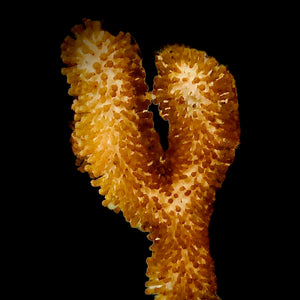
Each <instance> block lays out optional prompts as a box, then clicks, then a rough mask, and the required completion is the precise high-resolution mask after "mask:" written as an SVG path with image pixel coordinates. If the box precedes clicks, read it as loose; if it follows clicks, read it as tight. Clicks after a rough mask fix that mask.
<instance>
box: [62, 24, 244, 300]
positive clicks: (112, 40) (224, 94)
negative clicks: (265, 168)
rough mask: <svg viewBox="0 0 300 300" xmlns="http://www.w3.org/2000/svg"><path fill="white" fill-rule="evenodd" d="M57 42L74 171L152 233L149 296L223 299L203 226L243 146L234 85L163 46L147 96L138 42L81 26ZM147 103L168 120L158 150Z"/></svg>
mask: <svg viewBox="0 0 300 300" xmlns="http://www.w3.org/2000/svg"><path fill="white" fill-rule="evenodd" d="M84 25H85V27H84V26H82V25H78V26H75V27H74V28H73V29H72V32H73V34H74V35H75V39H73V38H71V37H69V36H68V37H67V38H66V39H65V41H64V42H63V44H62V56H61V57H62V60H63V62H64V63H65V64H66V65H67V68H63V70H62V73H63V74H64V75H66V76H67V81H68V83H69V84H71V87H70V89H69V94H70V95H72V96H74V97H75V100H74V102H73V105H72V109H73V110H74V112H75V115H74V130H73V133H72V137H71V141H72V148H73V151H74V154H75V155H76V157H77V161H76V163H77V165H78V166H79V170H80V171H82V172H88V173H89V175H90V177H91V178H92V185H93V186H95V187H100V191H99V192H100V194H102V195H105V200H104V201H103V205H104V206H106V207H108V208H110V209H113V210H114V211H115V212H119V211H120V210H121V211H122V212H123V215H124V217H125V219H126V220H127V221H128V222H130V224H131V226H132V227H135V228H139V229H140V230H142V231H146V232H149V235H148V238H149V239H150V240H151V241H153V245H152V246H151V248H150V249H151V250H152V256H151V257H150V258H148V259H147V264H148V270H147V276H148V277H149V281H148V282H147V283H146V286H147V289H146V293H147V294H155V295H156V299H158V300H163V299H164V300H168V299H170V300H171V299H172V300H176V299H178V300H182V299H191V300H192V299H195V300H198V299H219V297H218V296H217V284H216V276H215V273H214V262H213V260H212V258H211V256H210V251H209V238H208V226H209V222H210V217H211V214H212V211H213V203H214V201H215V193H216V190H217V189H218V188H220V187H221V185H222V182H223V181H224V179H225V173H226V171H227V169H228V167H229V165H230V164H231V163H232V161H233V159H234V155H235V149H236V148H237V146H238V144H239V135H240V127H239V115H238V101H237V93H236V86H235V81H234V78H233V76H232V75H231V74H230V73H229V71H228V70H227V68H226V67H225V66H223V65H220V64H219V63H218V62H217V61H216V60H215V59H214V58H212V57H208V56H207V55H206V53H205V52H203V51H198V50H196V49H191V48H189V47H185V46H179V45H172V46H167V47H165V48H164V49H163V50H161V51H160V52H158V53H157V54H156V67H157V70H158V75H157V76H156V77H155V79H154V88H153V91H152V92H150V91H148V86H147V85H146V83H145V71H144V69H143V67H142V60H141V57H140V56H139V48H138V45H137V44H136V43H135V42H133V41H132V39H131V36H130V34H128V33H126V34H124V33H122V32H120V33H119V34H118V35H117V36H113V35H111V34H110V33H108V32H107V31H105V30H103V29H102V25H101V23H100V22H95V21H91V20H84ZM151 101H153V102H154V103H155V104H159V109H160V113H161V116H162V117H163V118H164V119H165V120H168V121H169V127H170V130H169V137H168V138H169V147H168V149H167V150H166V151H164V150H163V149H162V147H161V145H160V140H159V135H158V134H157V132H156V131H155V130H154V126H153V120H152V114H151V113H150V112H149V111H148V106H149V105H150V103H151Z"/></svg>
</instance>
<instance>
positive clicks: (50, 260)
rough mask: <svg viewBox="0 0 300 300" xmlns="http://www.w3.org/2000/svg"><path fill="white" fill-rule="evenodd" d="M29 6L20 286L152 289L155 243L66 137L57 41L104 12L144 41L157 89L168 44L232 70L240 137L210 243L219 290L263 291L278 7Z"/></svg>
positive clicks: (83, 291)
mask: <svg viewBox="0 0 300 300" xmlns="http://www.w3.org/2000/svg"><path fill="white" fill-rule="evenodd" d="M31 9H32V10H34V9H37V12H36V13H32V16H30V17H28V18H25V19H24V20H23V19H22V22H21V24H20V25H21V28H23V29H22V32H23V33H24V34H25V36H27V37H28V39H29V41H30V42H28V44H30V45H31V46H32V45H33V46H34V47H33V50H32V51H33V52H34V53H33V56H32V58H33V60H27V62H26V63H27V64H28V65H29V66H30V69H31V70H32V71H33V79H32V80H33V81H34V83H32V85H33V86H34V90H35V94H36V95H37V97H35V98H34V101H33V103H31V105H32V108H33V109H35V110H38V112H37V115H36V119H35V123H34V124H33V125H31V126H32V129H33V131H34V132H36V133H37V134H36V135H35V137H34V139H35V142H37V143H38V147H36V148H35V151H34V158H32V159H31V161H34V162H35V164H34V168H32V171H33V172H34V175H33V178H31V179H30V181H31V184H29V185H27V186H26V188H27V189H28V191H30V190H31V188H32V189H33V190H35V193H34V194H35V197H33V198H34V201H32V202H31V201H29V203H27V204H28V205H27V204H26V205H25V206H26V216H25V219H26V221H24V222H22V224H19V225H18V229H17V231H18V236H19V237H20V238H19V241H18V245H19V247H20V248H22V250H23V251H22V253H23V255H21V256H20V255H19V254H18V252H16V253H17V254H16V256H18V260H17V262H18V263H17V265H16V267H15V269H13V270H12V273H14V270H18V272H15V273H17V274H18V275H17V277H19V278H18V279H20V281H22V278H26V279H27V280H28V282H27V280H26V284H24V286H23V285H21V287H20V289H21V290H22V291H23V292H24V294H26V295H27V294H28V295H31V296H32V297H37V298H39V299H44V298H47V297H49V296H52V297H54V298H57V296H59V297H65V298H67V299H71V298H73V297H75V296H76V297H78V298H80V299H127V298H128V299H153V296H146V295H145V294H144V290H145V286H144V284H145V282H146V281H147V277H146V276H145V272H146V262H145V261H146V257H148V256H150V255H151V252H150V251H149V246H150V245H151V243H150V242H149V241H148V240H147V238H146V234H145V233H142V232H139V231H138V230H136V229H132V228H130V225H129V224H128V223H127V222H125V220H124V218H123V216H122V213H119V214H115V213H114V212H112V211H110V210H108V209H107V208H104V207H102V205H101V200H103V198H102V197H101V196H100V195H99V194H98V191H97V189H96V188H92V187H91V186H90V179H89V177H88V175H87V174H81V173H80V172H78V171H77V169H76V167H75V158H74V156H73V154H72V151H71V146H70V143H69V138H70V134H71V129H70V128H69V124H70V122H71V121H72V117H73V113H72V111H71V104H72V101H73V99H72V97H70V96H69V95H68V94H67V90H68V85H67V84H66V78H65V77H64V76H62V75H61V73H60V69H61V68H62V67H63V64H62V62H61V60H60V45H61V43H62V42H63V39H64V38H65V36H67V35H69V34H70V29H71V28H72V27H73V26H74V25H75V24H79V23H81V20H82V18H91V19H92V20H103V21H104V23H103V27H104V29H105V30H108V31H109V32H110V33H112V34H115V35H116V34H118V32H119V31H124V32H129V33H131V35H132V36H133V37H134V38H135V40H136V41H137V43H138V45H139V47H140V49H141V53H142V55H143V66H144V68H145V70H146V74H147V78H146V81H147V84H148V85H149V87H150V89H152V82H153V77H154V76H155V75H156V69H155V64H154V53H155V51H157V50H159V49H161V48H162V47H163V46H164V45H166V44H173V43H178V44H185V45H189V46H190V47H193V48H196V49H199V50H204V51H206V52H207V54H208V55H210V56H214V57H215V58H216V59H217V60H218V61H219V62H220V63H222V64H225V65H227V66H228V69H229V70H230V71H231V73H232V74H233V75H234V77H235V79H236V84H237V90H238V96H239V110H240V121H241V144H240V146H239V147H238V149H237V151H236V158H235V161H234V163H233V164H232V166H231V167H230V169H229V171H228V173H227V177H226V180H225V182H224V183H223V186H222V188H221V190H219V191H218V192H217V195H216V202H215V210H214V213H213V216H212V220H211V225H210V241H211V253H212V256H213V258H214V260H215V267H216V275H217V278H218V294H219V296H220V297H221V298H222V300H232V299H267V298H264V296H263V295H268V294H269V293H270V291H272V290H273V289H274V281H272V280H270V276H271V275H270V273H271V274H272V273H273V268H274V265H273V263H272V261H271V254H270V253H272V250H270V246H269V243H270V242H271V240H273V238H274V235H275V234H274V232H277V233H276V236H277V234H278V232H280V228H279V226H278V223H277V222H274V219H275V218H274V219H273V218H272V219H271V220H270V221H268V222H265V219H266V216H267V217H269V216H270V215H272V213H273V212H272V210H273V207H274V199H273V198H272V197H271V196H270V194H269V187H270V185H271V184H270V183H269V181H270V180H271V179H270V177H271V175H272V174H274V173H276V169H274V165H273V163H272V158H271V159H270V152H272V147H273V146H271V144H273V141H274V136H275V135H276V134H277V133H275V132H274V127H273V126H274V120H275V118H276V115H275V114H274V113H273V108H274V94H273V92H272V91H274V86H277V85H278V84H280V82H281V79H280V78H277V77H273V76H271V75H272V73H273V70H274V69H275V68H274V61H276V57H274V56H275V54H274V53H273V49H277V51H279V52H280V51H283V50H284V49H281V48H284V47H283V45H284V44H285V42H286V41H285V42H284V41H282V38H283V35H282V32H281V31H280V28H281V22H282V21H281V20H283V19H284V17H283V16H282V12H280V13H279V11H280V10H274V11H273V10H272V9H271V8H264V7H261V6H259V5H251V4H250V3H249V4H245V3H244V4H242V5H237V4H236V3H235V4H234V5H230V4H228V3H227V4H226V5H225V4H223V5H220V4H218V3H207V2H203V1H197V2H196V1H195V2H191V3H190V2H187V1H186V2H184V3H180V4H179V3H177V2H174V1H173V2H171V3H169V4H166V6H164V5H163V4H162V2H159V1H157V2H153V3H145V4H143V3H142V2H141V3H136V4H130V3H128V2H126V3H123V2H122V3H121V4H120V3H111V4H104V3H101V2H99V3H98V4H95V3H90V2H89V3H76V4H75V3H74V2H72V3H69V4H64V6H63V7H60V6H55V7H53V6H52V5H47V4H45V6H44V7H43V8H36V7H32V8H31ZM279 16H280V18H279ZM25 48H26V47H25ZM28 52H31V49H30V48H29V49H28ZM37 124H38V125H37ZM39 130H41V131H42V133H41V131H39ZM158 130H159V128H158ZM25 144H26V142H25ZM27 161H28V160H27ZM29 195H30V194H29ZM27 211H30V212H27ZM21 214H22V212H21ZM23 217H24V215H23ZM22 220H23V219H22ZM25 224H26V226H25ZM279 234H280V233H279ZM281 239H282V238H281ZM270 251H271V252H270ZM29 270H30V271H31V275H29V274H28V273H29ZM12 276H13V275H12ZM14 276H15V275H14ZM107 295H109V296H107ZM257 295H259V296H257Z"/></svg>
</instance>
